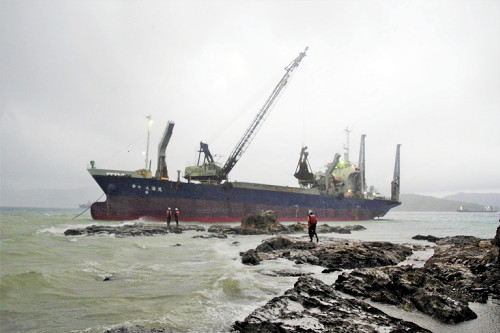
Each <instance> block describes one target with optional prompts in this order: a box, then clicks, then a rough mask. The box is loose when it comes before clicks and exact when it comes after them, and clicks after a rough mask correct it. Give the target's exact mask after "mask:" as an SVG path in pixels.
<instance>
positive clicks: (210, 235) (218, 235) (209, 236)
mask: <svg viewBox="0 0 500 333" xmlns="http://www.w3.org/2000/svg"><path fill="white" fill-rule="evenodd" d="M193 238H204V239H208V238H221V239H224V238H227V235H226V234H208V235H196V236H193Z"/></svg>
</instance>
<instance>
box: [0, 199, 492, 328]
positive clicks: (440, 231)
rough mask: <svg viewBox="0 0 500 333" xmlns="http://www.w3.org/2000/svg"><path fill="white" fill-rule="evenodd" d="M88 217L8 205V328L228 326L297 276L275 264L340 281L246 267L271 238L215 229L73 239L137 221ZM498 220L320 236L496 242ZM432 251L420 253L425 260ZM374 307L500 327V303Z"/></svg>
mask: <svg viewBox="0 0 500 333" xmlns="http://www.w3.org/2000/svg"><path fill="white" fill-rule="evenodd" d="M78 213H79V211H77V210H56V209H19V208H16V209H7V208H2V209H1V210H0V214H1V215H0V221H1V224H0V275H1V281H0V331H1V332H103V331H105V330H106V329H109V328H113V327H120V326H129V325H144V326H147V327H163V328H166V329H168V330H172V331H175V332H224V331H228V330H229V329H230V327H231V325H232V323H234V321H236V320H243V319H244V318H245V317H246V316H247V315H248V314H250V313H251V312H252V311H253V310H254V309H256V308H257V307H259V306H262V305H264V304H265V303H266V302H267V301H268V300H270V299H271V298H273V297H275V296H278V295H281V294H282V293H283V292H284V291H285V290H287V289H289V288H291V287H292V286H293V284H294V283H295V281H296V280H297V278H296V277H277V276H275V274H274V271H275V270H280V269H294V270H301V271H304V272H313V273H314V275H315V277H317V278H319V279H322V280H323V281H325V282H326V283H332V282H333V281H334V280H335V275H332V274H322V273H321V270H322V268H321V267H315V266H310V265H295V264H294V263H292V262H290V261H287V260H278V261H272V262H264V263H263V264H261V265H258V266H245V265H243V264H241V259H240V256H239V252H241V251H246V250H248V249H251V248H255V247H256V246H257V245H258V244H259V243H260V242H261V241H262V240H263V239H264V238H266V237H267V236H229V237H228V238H227V239H217V238H211V239H200V238H193V236H196V235H200V234H206V232H205V233H203V232H196V231H187V232H185V233H183V234H168V235H165V236H155V237H133V238H115V237H110V236H106V235H103V236H94V237H85V236H78V237H74V236H72V237H66V236H64V231H65V230H66V229H68V228H76V227H86V226H89V225H92V224H105V225H119V224H123V223H130V222H102V221H93V220H91V218H90V215H89V214H88V213H85V214H83V215H82V216H79V217H78V218H76V219H74V220H72V218H73V217H74V216H75V215H77V214H78ZM498 219H499V216H498V214H497V213H455V212H450V213H435V212H432V213H422V212H418V213H410V212H397V211H396V212H390V213H389V214H387V215H386V216H385V217H384V218H383V219H380V220H375V221H361V222H328V223H329V224H335V225H352V224H361V225H363V226H365V227H366V228H367V230H364V231H356V232H353V233H352V234H350V235H338V234H327V235H322V234H320V241H321V238H322V237H335V238H348V239H360V240H369V241H373V240H380V241H391V242H397V243H410V242H411V243H419V244H429V243H427V242H426V241H415V240H412V239H411V237H412V236H414V235H417V234H422V235H428V234H430V235H434V236H454V235H472V236H476V237H480V238H486V239H491V238H492V237H493V236H494V234H495V231H496V228H497V226H498V223H499V222H498ZM181 223H182V221H181ZM206 226H207V227H208V225H206ZM297 237H301V236H300V235H299V236H297ZM302 237H306V235H304V236H302ZM427 252H429V251H427ZM431 254H432V253H420V254H416V255H417V256H418V255H420V256H421V258H425V257H428V256H430V255H431ZM417 260H418V258H417ZM371 304H372V305H374V306H377V307H379V308H380V309H382V310H383V311H385V312H387V313H388V314H390V315H392V316H395V317H399V318H403V319H405V320H411V321H413V322H415V323H417V324H419V325H421V326H423V327H425V328H428V329H430V330H432V331H434V332H474V331H476V332H486V333H487V332H492V333H493V332H495V333H496V332H498V331H500V319H499V318H500V302H499V300H490V301H489V302H488V303H487V304H477V303H471V308H472V309H473V310H474V311H475V312H476V313H477V314H478V316H479V318H478V319H476V320H472V321H469V322H466V323H461V324H458V325H445V324H441V323H439V322H437V321H435V320H433V319H431V318H429V317H428V316H425V315H423V314H421V313H418V312H417V313H407V312H404V311H402V310H400V309H397V308H395V307H391V306H387V305H381V304H378V303H371Z"/></svg>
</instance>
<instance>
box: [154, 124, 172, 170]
mask: <svg viewBox="0 0 500 333" xmlns="http://www.w3.org/2000/svg"><path fill="white" fill-rule="evenodd" d="M174 125H175V123H174V122H173V121H169V122H168V123H167V127H165V132H163V138H162V139H161V141H160V143H159V144H158V167H157V169H156V178H157V179H168V171H167V163H166V161H165V151H166V150H167V146H168V142H169V141H170V137H171V136H172V131H173V130H174Z"/></svg>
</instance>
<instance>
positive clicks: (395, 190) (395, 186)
mask: <svg viewBox="0 0 500 333" xmlns="http://www.w3.org/2000/svg"><path fill="white" fill-rule="evenodd" d="M399 147H401V145H400V144H398V145H397V146H396V163H395V164H394V176H393V179H392V182H391V200H394V201H399V186H400V178H399V176H400V160H399Z"/></svg>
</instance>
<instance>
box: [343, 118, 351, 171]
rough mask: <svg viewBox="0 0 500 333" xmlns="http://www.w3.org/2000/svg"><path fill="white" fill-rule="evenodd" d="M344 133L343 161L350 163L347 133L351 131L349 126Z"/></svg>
mask: <svg viewBox="0 0 500 333" xmlns="http://www.w3.org/2000/svg"><path fill="white" fill-rule="evenodd" d="M344 132H345V135H346V143H345V145H344V151H345V152H344V163H345V164H350V162H349V133H351V132H352V131H351V130H349V127H346V128H345V130H344Z"/></svg>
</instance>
